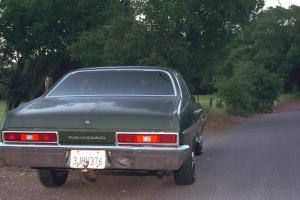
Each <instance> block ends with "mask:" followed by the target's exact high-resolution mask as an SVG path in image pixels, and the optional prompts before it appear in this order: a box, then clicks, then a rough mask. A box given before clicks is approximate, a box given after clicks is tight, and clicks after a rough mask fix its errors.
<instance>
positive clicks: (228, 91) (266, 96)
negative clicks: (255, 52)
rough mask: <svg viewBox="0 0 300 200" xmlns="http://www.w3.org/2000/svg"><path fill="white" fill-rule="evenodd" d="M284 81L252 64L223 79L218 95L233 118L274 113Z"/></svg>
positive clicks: (245, 65) (240, 67)
mask: <svg viewBox="0 0 300 200" xmlns="http://www.w3.org/2000/svg"><path fill="white" fill-rule="evenodd" d="M280 84H281V81H280V79H279V78H278V77H277V76H276V75H274V74H272V73H270V72H268V71H267V70H266V69H265V68H263V67H261V66H255V65H254V64H253V63H252V62H248V63H239V64H236V65H234V67H233V70H232V73H231V74H230V75H227V76H219V77H218V78H217V81H216V88H217V89H218V94H219V95H220V97H221V98H222V99H224V100H225V102H226V104H227V111H228V112H229V113H230V114H233V115H240V116H245V115H249V114H251V113H253V112H270V111H272V108H273V102H274V100H276V99H277V98H278V96H279V92H280V88H281V87H280V86H281V85H280Z"/></svg>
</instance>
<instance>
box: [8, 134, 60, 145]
mask: <svg viewBox="0 0 300 200" xmlns="http://www.w3.org/2000/svg"><path fill="white" fill-rule="evenodd" d="M3 138H4V141H5V142H10V143H11V142H14V143H38V144H40V143H57V139H58V138H57V133H55V132H54V133H48V132H3Z"/></svg>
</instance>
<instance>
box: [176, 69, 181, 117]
mask: <svg viewBox="0 0 300 200" xmlns="http://www.w3.org/2000/svg"><path fill="white" fill-rule="evenodd" d="M175 79H176V82H177V84H178V88H179V94H180V101H179V104H178V109H177V114H178V117H180V110H181V106H182V105H181V104H182V90H181V87H180V83H179V81H178V74H177V73H176V74H175Z"/></svg>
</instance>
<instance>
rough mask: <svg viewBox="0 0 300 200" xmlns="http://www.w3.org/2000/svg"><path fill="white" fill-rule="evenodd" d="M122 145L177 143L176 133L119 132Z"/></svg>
mask: <svg viewBox="0 0 300 200" xmlns="http://www.w3.org/2000/svg"><path fill="white" fill-rule="evenodd" d="M117 141H118V144H120V145H144V144H150V145H167V146H174V145H177V134H176V133H170V134H169V133H163V134H159V133H117Z"/></svg>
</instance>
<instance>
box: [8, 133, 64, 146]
mask: <svg viewBox="0 0 300 200" xmlns="http://www.w3.org/2000/svg"><path fill="white" fill-rule="evenodd" d="M5 133H25V134H26V133H29V134H30V133H37V134H41V133H55V134H56V138H57V141H56V142H34V141H26V142H21V141H5V137H4V134H5ZM2 141H3V144H16V145H17V144H26V146H27V145H34V146H38V144H56V145H52V146H56V147H57V146H58V145H59V135H58V132H57V131H2ZM37 143H38V144H37ZM18 146H19V145H18ZM42 146H45V145H42Z"/></svg>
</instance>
